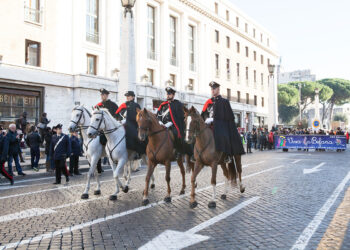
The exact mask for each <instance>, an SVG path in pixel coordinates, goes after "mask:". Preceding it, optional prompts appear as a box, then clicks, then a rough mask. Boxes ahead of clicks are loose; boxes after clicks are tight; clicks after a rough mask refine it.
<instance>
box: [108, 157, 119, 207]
mask: <svg viewBox="0 0 350 250" xmlns="http://www.w3.org/2000/svg"><path fill="white" fill-rule="evenodd" d="M108 160H109V164H110V165H111V168H112V172H113V178H114V183H115V186H116V191H115V193H114V194H112V195H110V196H109V199H110V200H117V198H118V197H117V194H118V193H119V182H118V171H117V166H116V164H115V163H114V161H113V159H112V158H110V157H108ZM119 162H120V161H118V165H119Z"/></svg>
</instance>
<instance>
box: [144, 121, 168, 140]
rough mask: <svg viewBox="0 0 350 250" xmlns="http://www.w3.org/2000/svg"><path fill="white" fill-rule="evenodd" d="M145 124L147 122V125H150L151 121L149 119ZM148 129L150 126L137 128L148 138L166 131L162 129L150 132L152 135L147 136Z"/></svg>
mask: <svg viewBox="0 0 350 250" xmlns="http://www.w3.org/2000/svg"><path fill="white" fill-rule="evenodd" d="M146 122H147V124H150V123H152V121H151V120H150V119H146ZM149 127H150V126H148V127H142V126H138V129H139V130H143V131H145V134H146V136H148V137H151V136H154V135H156V134H158V133H160V132H163V131H166V130H167V128H162V129H160V130H157V131H154V132H152V133H150V134H149Z"/></svg>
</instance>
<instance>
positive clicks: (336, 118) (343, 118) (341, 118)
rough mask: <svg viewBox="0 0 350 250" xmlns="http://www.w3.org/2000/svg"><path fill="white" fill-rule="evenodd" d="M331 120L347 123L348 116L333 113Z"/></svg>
mask: <svg viewBox="0 0 350 250" xmlns="http://www.w3.org/2000/svg"><path fill="white" fill-rule="evenodd" d="M333 121H340V122H345V123H348V117H347V116H346V115H345V114H341V113H338V114H335V115H334V118H333Z"/></svg>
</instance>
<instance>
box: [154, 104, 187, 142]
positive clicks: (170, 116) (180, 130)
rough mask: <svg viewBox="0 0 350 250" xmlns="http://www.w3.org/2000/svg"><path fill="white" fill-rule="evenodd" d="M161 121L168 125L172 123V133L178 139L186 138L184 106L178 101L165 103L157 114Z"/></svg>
mask: <svg viewBox="0 0 350 250" xmlns="http://www.w3.org/2000/svg"><path fill="white" fill-rule="evenodd" d="M157 118H158V120H159V121H161V122H163V123H164V124H166V123H167V122H172V123H173V125H172V127H171V128H172V131H173V132H174V134H175V136H176V137H177V138H184V133H185V115H184V107H183V104H182V103H181V102H180V101H178V100H173V101H171V102H170V103H169V102H168V101H166V102H163V103H162V104H161V105H160V106H159V108H158V112H157Z"/></svg>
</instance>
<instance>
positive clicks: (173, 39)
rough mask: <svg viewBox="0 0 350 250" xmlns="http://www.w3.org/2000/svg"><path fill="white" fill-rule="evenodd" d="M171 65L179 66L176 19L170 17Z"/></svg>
mask: <svg viewBox="0 0 350 250" xmlns="http://www.w3.org/2000/svg"><path fill="white" fill-rule="evenodd" d="M170 64H171V65H173V66H177V60H176V18H175V17H173V16H170Z"/></svg>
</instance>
